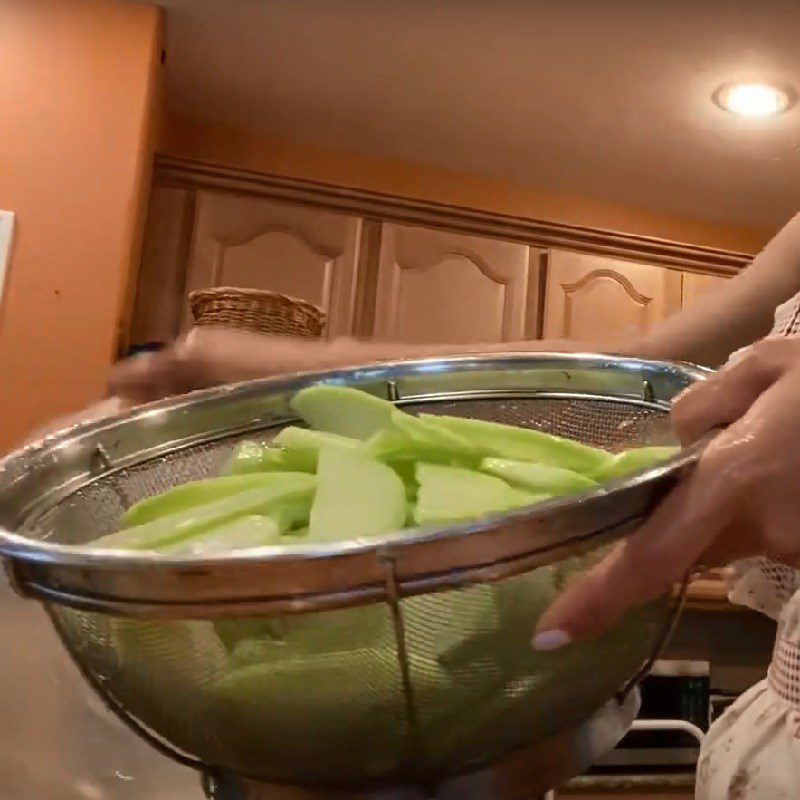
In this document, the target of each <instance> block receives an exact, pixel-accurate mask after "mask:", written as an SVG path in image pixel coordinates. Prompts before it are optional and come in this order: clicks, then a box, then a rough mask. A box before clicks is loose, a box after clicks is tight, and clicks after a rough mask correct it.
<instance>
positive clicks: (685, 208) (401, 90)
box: [162, 0, 800, 226]
mask: <svg viewBox="0 0 800 800" xmlns="http://www.w3.org/2000/svg"><path fill="white" fill-rule="evenodd" d="M162 4H163V5H164V6H165V7H166V8H167V75H168V79H167V85H168V98H169V105H170V108H171V109H172V110H173V111H175V112H177V113H180V114H182V115H185V116H188V117H189V118H194V119H200V120H205V121H213V122H222V123H225V124H228V125H233V126H235V127H240V128H245V129H250V130H254V131H258V132H263V133H265V134H269V135H276V136H281V137H289V138H292V139H295V140H298V141H305V142H309V143H312V144H316V145H322V146H325V147H330V148H336V149H344V150H348V151H354V152H358V153H364V154H370V155H380V156H390V157H395V158H399V159H404V160H413V161H417V162H423V163H429V164H435V165H437V166H440V167H445V168H449V169H453V170H458V171H462V172H467V173H472V174H475V175H481V176H488V177H492V178H500V179H508V180H512V181H515V182H518V183H522V184H526V185H531V186H535V187H537V188H547V189H555V190H563V191H568V192H571V193H581V194H584V195H587V196H592V197H599V198H607V199H612V200H616V201H621V202H626V203H633V204H638V205H643V206H646V207H649V208H654V209H661V210H665V211H675V212H680V213H683V214H686V215H691V216H694V217H698V218H702V219H709V220H719V221H725V222H732V223H743V224H750V225H770V226H775V225H778V224H779V223H780V222H781V221H783V220H784V219H785V218H787V217H788V216H789V215H791V214H792V213H793V212H794V211H796V210H798V209H800V149H798V145H799V143H800V136H799V135H798V133H799V132H800V108H795V109H793V110H792V111H789V112H788V113H786V114H784V115H783V116H781V117H779V118H775V119H772V120H762V121H749V120H742V119H740V118H737V117H734V116H732V115H729V114H725V113H724V112H722V111H720V110H719V109H717V108H716V107H715V106H714V105H713V104H712V103H711V100H710V95H711V93H712V91H713V90H714V88H715V87H716V86H717V85H718V84H720V83H723V82H726V81H730V80H737V79H753V78H756V79H766V80H772V81H780V82H784V83H787V84H789V85H795V86H798V88H800V46H799V45H798V41H799V39H798V31H800V2H797V0H794V1H793V0H766V1H765V0H762V2H761V3H755V2H753V0H699V1H698V0H696V1H695V2H690V1H689V0H671V1H670V0H493V2H490V1H489V0H162Z"/></svg>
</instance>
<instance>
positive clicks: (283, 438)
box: [273, 427, 362, 456]
mask: <svg viewBox="0 0 800 800" xmlns="http://www.w3.org/2000/svg"><path fill="white" fill-rule="evenodd" d="M273 444H276V445H278V446H279V447H285V448H287V449H290V450H312V451H313V452H314V453H315V454H316V455H317V456H318V455H319V451H320V450H322V448H323V447H338V448H340V449H347V450H355V449H357V448H359V447H361V446H362V444H361V442H359V441H358V440H357V439H351V438H348V437H347V436H339V434H338V433H326V432H324V431H312V430H309V429H308V428H295V427H289V428H284V429H283V430H282V431H281V432H280V433H279V434H278V435H277V436H276V437H275V438H274V439H273Z"/></svg>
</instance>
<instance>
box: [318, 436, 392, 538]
mask: <svg viewBox="0 0 800 800" xmlns="http://www.w3.org/2000/svg"><path fill="white" fill-rule="evenodd" d="M317 480H318V484H317V494H316V497H315V498H314V505H313V506H312V508H311V524H310V526H309V528H310V530H309V539H310V540H312V541H315V542H334V541H340V540H343V539H357V538H360V537H362V536H375V535H377V534H381V533H391V532H392V531H396V530H399V529H400V528H402V527H403V523H404V522H405V518H406V493H405V487H404V486H403V482H402V481H401V480H400V478H399V477H398V476H397V474H396V473H395V472H394V471H393V470H392V469H391V468H389V467H387V466H386V465H385V464H381V463H380V462H379V461H376V460H375V459H373V458H370V457H369V456H367V455H365V454H364V453H360V452H357V451H355V450H346V449H341V448H336V447H332V448H327V449H324V450H322V451H321V452H320V454H319V466H318V469H317Z"/></svg>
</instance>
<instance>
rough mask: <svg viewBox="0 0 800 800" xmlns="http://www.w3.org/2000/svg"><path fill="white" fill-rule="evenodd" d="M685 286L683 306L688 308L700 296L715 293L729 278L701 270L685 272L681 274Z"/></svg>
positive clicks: (683, 289) (682, 294)
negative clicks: (707, 273)
mask: <svg viewBox="0 0 800 800" xmlns="http://www.w3.org/2000/svg"><path fill="white" fill-rule="evenodd" d="M681 280H682V283H683V288H682V292H681V297H682V306H683V308H687V307H688V306H690V305H692V303H694V302H696V301H697V300H698V299H699V298H701V297H703V296H705V295H707V294H711V293H713V292H714V291H715V290H717V289H719V288H720V287H721V286H723V285H724V284H725V282H726V281H728V280H730V279H729V278H726V277H723V276H722V275H706V274H702V273H699V272H684V273H682V274H681Z"/></svg>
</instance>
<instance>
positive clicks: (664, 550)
mask: <svg viewBox="0 0 800 800" xmlns="http://www.w3.org/2000/svg"><path fill="white" fill-rule="evenodd" d="M799 396H800V341H798V340H796V339H795V340H791V339H789V340H786V339H784V340H771V341H764V342H762V343H760V344H758V345H756V346H754V347H752V348H750V349H749V350H748V351H746V352H745V353H744V354H743V355H741V356H740V357H739V358H737V359H735V360H734V361H733V362H732V363H731V364H730V365H729V366H728V367H725V368H723V369H722V370H720V371H719V372H718V373H716V374H715V375H714V376H712V377H711V378H710V379H709V380H707V381H703V382H699V383H696V384H694V385H693V386H692V387H690V388H689V389H687V390H686V391H685V392H684V393H682V394H681V396H680V397H678V398H677V400H676V402H675V403H674V405H673V412H672V422H673V426H674V428H675V430H676V433H677V435H678V436H679V437H680V439H681V440H682V441H683V442H685V443H697V442H704V443H707V444H708V446H707V447H706V448H705V449H704V451H703V453H702V455H701V456H700V458H699V461H698V464H697V466H696V468H695V469H694V470H693V471H692V473H691V475H690V476H688V478H687V479H686V480H685V481H684V482H683V483H682V484H681V485H680V486H678V487H677V488H676V489H675V490H674V491H673V492H672V493H671V494H670V495H669V496H668V497H667V498H666V499H665V500H664V502H663V503H662V504H661V506H660V507H659V508H658V509H657V510H656V511H655V513H654V514H653V515H652V516H651V517H650V518H649V519H648V520H647V521H646V522H645V523H644V525H643V526H642V529H641V531H640V532H639V534H637V535H636V536H635V537H631V538H630V539H629V540H627V541H625V542H623V543H620V544H619V545H617V546H616V547H615V549H614V551H613V553H612V554H611V555H609V557H608V558H607V559H606V560H605V561H604V562H603V563H601V564H600V565H598V566H597V567H596V568H595V569H594V570H592V571H590V572H589V573H588V574H587V575H585V576H584V577H583V578H581V579H580V580H578V581H576V582H575V583H574V584H573V585H572V586H571V587H570V588H569V589H568V590H567V591H566V592H564V593H563V594H562V595H561V596H560V597H559V599H558V600H557V602H556V603H555V605H554V606H553V607H552V608H551V609H550V610H549V611H548V612H547V613H546V614H544V615H543V617H542V618H541V619H540V621H539V631H540V634H539V637H538V638H539V641H540V643H544V644H552V643H556V644H564V643H566V642H568V641H571V640H574V639H579V638H585V637H587V636H589V635H598V634H601V633H602V632H603V631H605V630H607V629H608V628H609V627H611V626H612V625H613V624H614V623H615V621H616V620H618V619H619V618H620V616H621V615H622V614H623V613H625V612H626V611H627V610H628V609H629V608H631V607H633V606H635V605H637V604H639V603H642V602H646V601H648V600H651V599H652V598H653V597H656V596H658V595H659V594H660V593H662V592H663V590H664V588H665V587H666V586H668V585H669V584H670V583H674V582H677V581H679V580H680V577H681V576H682V575H683V574H684V573H685V572H686V571H687V570H689V569H691V568H692V567H694V566H695V565H697V564H702V565H703V566H725V565H727V564H730V563H731V562H733V561H736V560H740V559H744V558H751V557H755V556H767V557H771V558H774V559H775V560H776V561H779V562H781V563H784V564H787V565H790V566H800V536H798V533H797V519H798V516H799V515H800V495H798V492H797V489H796V481H797V475H798V474H800V442H797V441H795V437H797V436H798V432H800V407H798V403H797V398H798V397H799Z"/></svg>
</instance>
